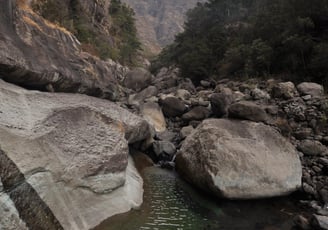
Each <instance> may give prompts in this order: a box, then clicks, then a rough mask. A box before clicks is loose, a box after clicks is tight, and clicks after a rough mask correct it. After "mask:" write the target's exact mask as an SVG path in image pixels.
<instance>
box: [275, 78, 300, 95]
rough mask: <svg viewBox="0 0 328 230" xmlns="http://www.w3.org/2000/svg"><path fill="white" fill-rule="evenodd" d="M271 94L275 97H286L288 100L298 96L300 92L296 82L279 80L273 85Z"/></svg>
mask: <svg viewBox="0 0 328 230" xmlns="http://www.w3.org/2000/svg"><path fill="white" fill-rule="evenodd" d="M271 95H272V97H274V98H284V99H287V100H288V99H291V98H293V97H295V96H298V93H297V90H296V87H295V85H294V83H293V82H290V81H289V82H279V83H278V84H277V85H275V86H273V88H272V90H271Z"/></svg>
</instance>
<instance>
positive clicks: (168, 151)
mask: <svg viewBox="0 0 328 230" xmlns="http://www.w3.org/2000/svg"><path fill="white" fill-rule="evenodd" d="M153 150H154V153H155V154H156V156H157V157H159V159H160V160H169V161H170V160H171V159H172V157H173V156H174V154H175V153H176V151H177V150H176V148H175V146H174V144H173V143H171V142H168V141H155V142H154V143H153Z"/></svg>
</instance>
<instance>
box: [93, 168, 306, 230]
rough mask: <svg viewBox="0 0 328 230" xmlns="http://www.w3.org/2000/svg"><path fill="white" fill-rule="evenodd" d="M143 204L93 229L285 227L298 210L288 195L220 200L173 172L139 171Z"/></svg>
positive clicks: (243, 229)
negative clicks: (142, 179) (142, 190)
mask: <svg viewBox="0 0 328 230" xmlns="http://www.w3.org/2000/svg"><path fill="white" fill-rule="evenodd" d="M143 177H144V183H145V187H144V189H145V193H144V203H143V205H142V206H141V207H140V209H138V210H133V211H130V212H128V213H126V214H120V215H116V216H114V217H111V218H110V219H108V220H106V221H105V222H103V223H102V224H101V225H100V226H98V227H97V228H95V230H137V229H140V230H148V229H149V230H171V229H172V230H189V229H190V230H194V229H195V230H248V229H249V230H285V229H286V230H287V229H292V226H293V218H294V216H296V215H297V214H300V213H301V212H302V211H301V210H300V208H299V207H298V206H297V205H296V201H295V200H293V199H292V198H290V197H286V198H277V199H271V200H259V201H238V202H237V201H223V200H218V199H215V198H213V197H210V196H207V195H204V194H201V193H199V192H198V191H196V190H194V189H193V188H192V187H191V186H190V185H189V184H187V183H186V182H184V181H183V180H181V179H180V178H179V176H178V175H177V174H176V173H175V172H173V171H167V170H164V169H160V168H157V167H150V168H146V169H145V170H144V171H143Z"/></svg>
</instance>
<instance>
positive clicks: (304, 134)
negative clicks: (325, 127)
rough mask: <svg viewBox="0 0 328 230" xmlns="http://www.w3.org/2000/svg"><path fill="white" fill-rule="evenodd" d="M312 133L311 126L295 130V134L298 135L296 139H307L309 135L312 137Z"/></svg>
mask: <svg viewBox="0 0 328 230" xmlns="http://www.w3.org/2000/svg"><path fill="white" fill-rule="evenodd" d="M311 134H312V129H311V128H302V129H300V130H296V131H295V132H294V136H295V137H296V139H298V140H304V139H307V138H308V137H310V136H311Z"/></svg>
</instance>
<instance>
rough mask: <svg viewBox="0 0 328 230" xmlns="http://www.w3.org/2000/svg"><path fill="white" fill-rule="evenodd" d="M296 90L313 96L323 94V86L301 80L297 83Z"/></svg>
mask: <svg viewBox="0 0 328 230" xmlns="http://www.w3.org/2000/svg"><path fill="white" fill-rule="evenodd" d="M297 90H298V91H299V92H300V94H301V95H311V96H313V97H318V96H322V95H323V94H324V89H323V86H322V85H319V84H317V83H313V82H303V83H301V84H299V85H297Z"/></svg>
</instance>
